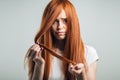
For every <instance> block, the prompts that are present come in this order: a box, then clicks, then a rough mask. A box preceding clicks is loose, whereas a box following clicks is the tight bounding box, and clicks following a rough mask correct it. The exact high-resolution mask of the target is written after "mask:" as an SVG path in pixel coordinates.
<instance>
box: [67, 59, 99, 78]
mask: <svg viewBox="0 0 120 80" xmlns="http://www.w3.org/2000/svg"><path fill="white" fill-rule="evenodd" d="M76 66H77V67H78V68H79V69H78V70H76V69H75V67H76ZM96 69H97V61H95V62H94V63H92V64H91V65H90V66H88V70H87V71H86V72H85V68H84V66H83V64H82V63H79V64H77V65H74V66H73V65H70V66H69V72H70V73H71V74H73V73H76V74H77V75H78V76H77V80H80V79H81V76H80V75H79V74H80V73H82V76H83V79H84V80H96Z"/></svg>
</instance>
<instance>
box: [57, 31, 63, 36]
mask: <svg viewBox="0 0 120 80" xmlns="http://www.w3.org/2000/svg"><path fill="white" fill-rule="evenodd" d="M55 33H56V34H57V35H60V36H62V35H65V32H55Z"/></svg>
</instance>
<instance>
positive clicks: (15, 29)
mask: <svg viewBox="0 0 120 80" xmlns="http://www.w3.org/2000/svg"><path fill="white" fill-rule="evenodd" d="M49 1H50V0H0V80H27V69H24V55H25V53H26V51H27V49H28V48H29V47H30V45H32V44H33V40H34V39H33V38H34V36H35V34H36V31H37V29H38V28H39V25H40V21H41V16H42V13H43V9H44V8H45V5H46V3H48V2H49ZM70 1H71V2H72V3H73V4H74V6H75V8H76V10H77V14H78V17H79V20H80V25H81V32H82V37H83V40H84V42H85V44H88V45H92V46H94V47H95V49H96V50H97V52H98V55H99V58H100V60H99V64H98V69H97V80H120V77H119V68H120V62H119V60H120V59H119V56H120V49H119V46H120V35H119V34H120V32H119V29H120V5H119V3H120V1H119V0H70Z"/></svg>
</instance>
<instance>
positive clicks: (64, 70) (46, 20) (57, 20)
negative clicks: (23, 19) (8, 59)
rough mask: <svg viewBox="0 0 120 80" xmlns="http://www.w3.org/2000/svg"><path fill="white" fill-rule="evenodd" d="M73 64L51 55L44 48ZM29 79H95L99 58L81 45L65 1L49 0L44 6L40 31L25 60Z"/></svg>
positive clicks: (76, 23) (74, 18)
mask: <svg viewBox="0 0 120 80" xmlns="http://www.w3.org/2000/svg"><path fill="white" fill-rule="evenodd" d="M39 44H43V45H45V46H47V47H48V48H50V49H52V50H53V51H54V52H56V53H57V54H56V55H60V56H62V59H63V58H66V59H69V60H71V61H73V62H75V64H72V63H66V62H64V61H61V60H60V59H58V58H57V57H55V56H53V55H51V54H50V53H52V52H49V51H47V50H46V49H45V48H44V47H42V46H40V45H39ZM26 58H27V60H28V70H29V75H28V76H29V80H76V79H77V80H95V78H96V67H97V60H98V56H97V54H96V51H95V49H94V48H92V47H91V46H88V45H84V43H83V41H82V38H81V35H80V25H79V21H78V17H77V15H76V11H75V8H74V6H73V5H72V3H71V2H70V1H68V0H52V1H50V2H49V4H48V5H47V6H46V8H45V10H44V13H43V17H42V22H41V26H40V29H39V31H38V33H37V34H36V36H35V44H33V45H32V46H31V47H30V48H29V50H28V52H27V54H26V57H25V59H26Z"/></svg>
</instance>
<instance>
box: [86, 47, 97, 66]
mask: <svg viewBox="0 0 120 80" xmlns="http://www.w3.org/2000/svg"><path fill="white" fill-rule="evenodd" d="M85 58H86V62H87V64H88V66H89V65H90V64H92V63H93V62H95V61H97V60H98V59H99V57H98V53H97V51H96V49H95V48H94V47H93V46H90V45H85Z"/></svg>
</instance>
